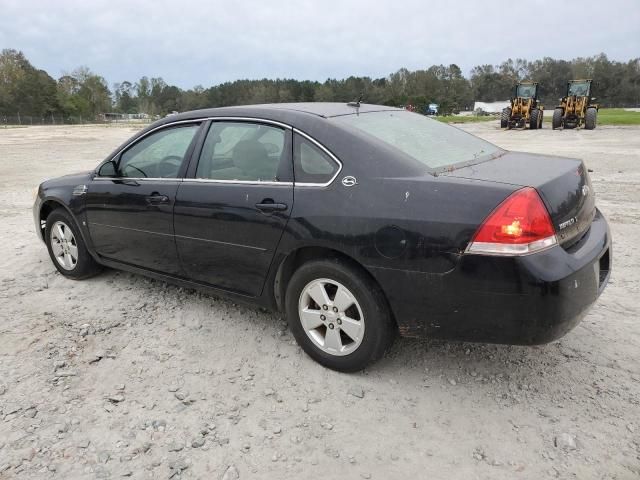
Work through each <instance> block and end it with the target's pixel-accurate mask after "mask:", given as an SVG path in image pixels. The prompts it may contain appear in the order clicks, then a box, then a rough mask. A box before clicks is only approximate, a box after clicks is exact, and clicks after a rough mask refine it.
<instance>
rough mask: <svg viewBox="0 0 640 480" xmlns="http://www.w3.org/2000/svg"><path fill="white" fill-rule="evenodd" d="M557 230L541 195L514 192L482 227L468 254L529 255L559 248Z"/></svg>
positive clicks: (529, 190) (526, 190) (528, 191)
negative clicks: (550, 248)
mask: <svg viewBox="0 0 640 480" xmlns="http://www.w3.org/2000/svg"><path fill="white" fill-rule="evenodd" d="M557 243H558V240H557V238H556V232H555V228H554V227H553V223H552V222H551V217H550V216H549V212H548V211H547V209H546V207H545V206H544V203H542V199H541V198H540V195H539V194H538V192H537V191H536V190H535V189H534V188H531V187H526V188H522V189H520V190H518V191H516V192H514V193H512V194H511V195H510V196H509V197H508V198H507V199H506V200H505V201H503V202H502V203H501V204H500V205H498V207H497V208H496V209H495V210H494V211H493V212H491V214H490V215H489V216H488V217H487V218H486V219H485V221H484V222H483V223H482V225H480V227H479V228H478V231H477V232H476V234H475V235H474V236H473V239H472V240H471V243H469V246H468V247H467V253H476V254H489V255H526V254H528V253H534V252H538V251H540V250H544V249H546V248H549V247H551V246H553V245H556V244H557Z"/></svg>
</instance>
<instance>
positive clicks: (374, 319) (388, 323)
mask: <svg viewBox="0 0 640 480" xmlns="http://www.w3.org/2000/svg"><path fill="white" fill-rule="evenodd" d="M320 279H326V280H329V281H334V282H338V283H340V284H342V285H343V286H344V287H346V288H347V289H348V290H349V292H350V293H351V294H352V295H353V297H355V299H356V301H357V303H358V305H359V307H360V310H361V311H362V316H363V318H362V319H360V320H362V321H364V322H365V323H364V327H365V328H364V334H363V336H362V340H361V342H360V344H359V345H357V346H355V347H354V348H355V349H354V350H353V351H352V352H351V353H348V354H346V355H342V356H338V355H335V354H331V353H329V352H326V351H324V350H322V349H321V347H320V346H319V345H316V343H314V341H312V340H311V338H310V337H309V335H308V334H307V332H306V331H305V328H304V327H303V326H302V322H301V320H300V314H299V309H298V308H299V304H300V302H304V297H302V294H303V291H304V290H305V289H306V287H307V286H308V285H309V284H310V283H312V282H314V281H315V280H320ZM324 291H325V292H326V293H328V298H329V299H330V301H331V302H333V300H335V297H334V298H333V299H332V298H331V292H330V291H328V290H326V289H325V290H324ZM333 294H334V295H335V293H333ZM317 308H318V313H319V314H321V313H322V311H321V307H320V306H319V305H317ZM326 310H327V311H328V312H331V306H329V308H328V309H326ZM285 313H286V316H287V321H288V322H289V328H290V330H291V333H293V336H294V337H295V339H296V341H297V342H298V344H299V345H300V346H301V347H302V349H303V350H304V351H305V352H306V353H307V355H309V356H310V357H311V358H313V359H314V360H315V361H316V362H318V363H320V364H321V365H324V366H325V367H327V368H330V369H332V370H337V371H340V372H356V371H359V370H362V369H363V368H365V367H366V366H367V365H370V364H371V363H373V362H375V361H376V360H378V359H380V358H381V357H382V356H383V355H384V352H385V351H386V350H387V349H388V348H389V347H390V346H391V344H392V343H393V340H394V338H395V335H396V327H395V323H394V321H393V319H392V317H391V313H390V310H389V306H388V304H387V302H386V298H385V296H384V293H383V292H382V291H381V290H380V288H379V287H378V285H377V284H376V283H375V282H374V281H373V280H371V279H370V278H369V277H368V276H367V275H366V274H365V273H364V272H362V271H361V270H360V269H359V268H358V267H357V266H354V265H351V264H349V263H347V262H344V261H341V260H337V259H329V260H314V261H311V262H308V263H305V264H303V265H302V266H301V267H300V268H298V269H297V270H296V271H295V273H294V274H293V276H292V277H291V280H290V281H289V284H288V285H287V292H286V297H285ZM334 315H339V314H334ZM349 317H353V315H351V314H350V315H349ZM336 318H337V317H336ZM325 319H326V321H325V322H324V324H321V325H320V326H319V327H318V328H319V329H320V330H324V332H328V327H329V326H331V327H332V330H333V327H335V329H336V333H337V334H338V335H339V336H342V335H343V333H344V331H343V332H340V327H338V326H337V325H338V324H337V323H335V324H334V325H329V323H330V322H331V319H330V318H329V317H325ZM334 321H335V322H337V320H334ZM325 325H327V326H326V327H325ZM325 334H326V333H325Z"/></svg>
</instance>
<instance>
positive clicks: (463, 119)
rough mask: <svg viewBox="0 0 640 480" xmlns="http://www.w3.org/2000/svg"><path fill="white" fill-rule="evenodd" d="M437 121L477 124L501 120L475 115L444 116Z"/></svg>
mask: <svg viewBox="0 0 640 480" xmlns="http://www.w3.org/2000/svg"><path fill="white" fill-rule="evenodd" d="M435 119H436V120H438V121H440V122H445V123H477V122H490V121H491V120H495V121H498V120H499V118H498V117H496V116H493V115H485V116H475V115H465V116H462V115H442V116H437V117H435Z"/></svg>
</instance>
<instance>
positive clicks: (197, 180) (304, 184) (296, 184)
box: [93, 117, 342, 188]
mask: <svg viewBox="0 0 640 480" xmlns="http://www.w3.org/2000/svg"><path fill="white" fill-rule="evenodd" d="M206 121H212V122H218V121H222V122H229V121H231V122H233V121H237V122H257V123H265V124H269V125H275V126H278V127H281V128H284V129H287V130H291V131H292V132H294V133H297V134H299V135H301V136H302V137H304V138H306V139H307V140H309V141H310V142H311V143H313V144H314V145H316V146H317V147H318V148H319V149H320V150H322V151H323V152H324V153H325V154H326V155H327V156H329V158H331V159H332V160H333V161H334V162H335V163H336V164H337V165H338V170H336V173H335V174H334V175H333V177H331V179H330V180H329V181H328V182H325V183H315V182H295V181H293V182H273V181H260V180H215V179H209V178H147V177H142V178H138V177H101V176H99V175H98V171H99V170H100V168H101V167H102V165H104V164H105V163H107V162H108V161H111V160H113V159H114V158H116V157H117V156H119V155H121V154H122V152H124V151H125V150H126V149H128V148H129V147H130V146H131V145H133V144H134V143H137V142H138V141H141V140H142V139H144V138H145V137H147V136H148V135H151V134H152V133H154V132H157V131H158V130H161V129H164V128H170V127H173V126H176V125H184V124H189V123H199V122H206ZM341 171H342V162H341V161H340V160H339V159H338V157H336V156H335V155H334V154H333V153H331V151H330V150H329V149H328V148H326V147H325V146H324V145H322V144H321V143H320V142H319V141H317V140H316V139H315V138H313V137H312V136H311V135H308V134H307V133H305V132H303V131H302V130H299V129H297V128H295V127H293V126H291V125H288V124H286V123H282V122H278V121H276V120H269V119H266V118H258V117H201V118H192V119H189V120H178V121H175V122H169V123H165V124H163V125H158V126H157V127H156V128H153V129H151V130H149V131H148V132H146V133H145V134H144V135H141V136H139V137H138V138H136V139H135V140H132V141H131V142H129V143H127V144H126V145H125V146H124V147H122V148H121V149H120V150H118V151H117V152H116V153H115V154H114V155H112V156H111V157H109V158H108V159H107V160H105V161H103V162H101V163H100V164H99V165H98V166H97V167H96V169H95V170H94V173H95V175H96V176H95V177H94V178H93V180H120V181H123V180H132V181H160V182H169V181H176V182H195V183H227V184H239V185H283V186H294V187H320V188H323V187H328V186H329V185H331V184H332V183H333V182H334V180H335V179H336V178H337V177H338V175H339V174H340V172H341ZM294 180H295V173H294Z"/></svg>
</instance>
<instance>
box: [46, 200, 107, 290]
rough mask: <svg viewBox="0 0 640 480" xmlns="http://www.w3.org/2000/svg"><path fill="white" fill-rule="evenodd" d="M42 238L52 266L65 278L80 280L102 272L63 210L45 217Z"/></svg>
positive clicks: (76, 227)
mask: <svg viewBox="0 0 640 480" xmlns="http://www.w3.org/2000/svg"><path fill="white" fill-rule="evenodd" d="M44 238H45V243H46V244H47V250H48V251H49V256H50V257H51V261H52V262H53V265H54V266H55V267H56V269H57V270H58V271H59V272H60V273H61V274H62V275H64V276H65V277H67V278H71V279H73V280H82V279H83V278H89V277H92V276H94V275H96V274H98V273H100V271H101V270H102V266H101V265H100V264H98V263H97V262H96V261H95V260H94V259H93V257H92V256H91V254H89V252H88V251H87V247H86V246H85V244H84V241H83V240H82V235H81V234H80V231H79V230H78V226H77V225H76V222H75V221H74V219H73V217H72V216H71V215H70V214H69V213H68V212H67V211H66V210H64V209H63V208H58V209H56V210H54V211H53V212H51V213H50V214H49V216H48V217H47V225H46V228H45V237H44Z"/></svg>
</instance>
